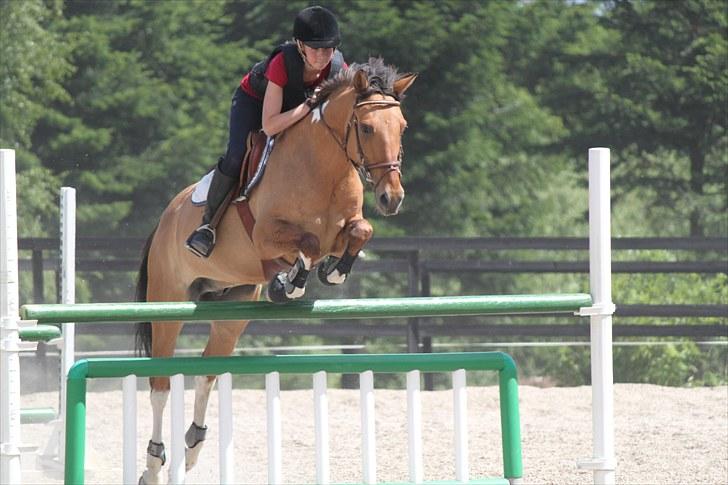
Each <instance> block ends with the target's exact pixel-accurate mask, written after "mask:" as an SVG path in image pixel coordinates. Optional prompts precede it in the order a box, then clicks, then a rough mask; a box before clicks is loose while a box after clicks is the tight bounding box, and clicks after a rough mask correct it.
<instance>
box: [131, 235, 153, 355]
mask: <svg viewBox="0 0 728 485" xmlns="http://www.w3.org/2000/svg"><path fill="white" fill-rule="evenodd" d="M156 232H157V228H156V227H155V228H154V230H153V231H152V233H151V234H150V235H149V237H148V238H147V242H146V243H145V244H144V250H143V251H142V264H141V265H140V267H139V275H138V276H137V285H136V295H135V298H134V301H141V302H144V301H147V277H148V272H147V263H148V262H149V248H150V247H151V245H152V240H153V239H154V235H155V234H156ZM134 348H135V350H136V354H137V355H139V356H145V357H149V356H150V355H151V350H152V322H139V323H137V324H136V334H135V344H134Z"/></svg>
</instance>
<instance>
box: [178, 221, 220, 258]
mask: <svg viewBox="0 0 728 485" xmlns="http://www.w3.org/2000/svg"><path fill="white" fill-rule="evenodd" d="M185 247H186V248H187V249H189V250H190V251H191V252H192V253H193V254H194V255H195V256H199V257H201V258H207V257H208V256H210V254H212V250H213V249H214V248H215V230H214V229H212V228H211V227H210V226H209V225H207V224H205V225H204V226H200V227H198V228H197V229H195V232H193V233H192V234H191V235H190V237H189V238H187V242H186V243H185Z"/></svg>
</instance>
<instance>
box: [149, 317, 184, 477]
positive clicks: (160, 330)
mask: <svg viewBox="0 0 728 485" xmlns="http://www.w3.org/2000/svg"><path fill="white" fill-rule="evenodd" d="M181 329H182V323H181V322H152V336H153V338H152V357H171V356H172V355H173V354H174V347H175V344H176V342H177V336H178V335H179V332H180V330H181ZM149 384H150V387H151V392H150V395H149V400H150V401H151V403H152V439H151V440H149V445H148V446H147V468H146V470H144V472H143V473H142V476H141V477H140V478H139V483H140V484H148V485H153V484H158V483H161V471H162V467H163V466H164V463H165V462H166V454H165V450H164V443H163V442H162V418H163V416H164V407H165V406H166V404H167V399H168V398H169V377H150V378H149Z"/></svg>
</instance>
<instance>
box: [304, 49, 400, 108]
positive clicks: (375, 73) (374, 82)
mask: <svg viewBox="0 0 728 485" xmlns="http://www.w3.org/2000/svg"><path fill="white" fill-rule="evenodd" d="M357 71H364V72H365V73H366V75H367V79H368V80H369V88H368V89H367V91H366V92H364V93H360V94H359V98H366V97H368V96H370V95H372V94H374V93H381V94H387V95H389V96H394V97H395V98H398V99H399V97H398V96H397V95H396V94H395V93H394V82H395V81H396V80H397V79H399V78H400V77H401V76H400V75H399V74H398V73H397V68H396V67H394V66H387V65H385V64H384V59H382V58H381V57H370V58H369V62H367V63H366V64H352V65H350V66H349V67H348V68H347V69H342V70H341V71H339V72H338V73H337V74H336V75H335V76H334V77H333V78H331V79H328V80H326V81H324V82H323V83H322V84H321V91H320V92H319V95H318V99H319V100H321V101H325V100H326V99H327V98H328V97H329V96H331V95H332V94H333V93H334V92H336V91H338V90H339V89H341V88H344V87H347V86H351V84H352V83H353V82H354V75H355V74H356V73H357Z"/></svg>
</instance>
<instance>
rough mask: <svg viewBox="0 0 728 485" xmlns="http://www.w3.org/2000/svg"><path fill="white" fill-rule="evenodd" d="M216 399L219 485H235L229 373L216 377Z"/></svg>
mask: <svg viewBox="0 0 728 485" xmlns="http://www.w3.org/2000/svg"><path fill="white" fill-rule="evenodd" d="M217 398H218V400H219V408H220V419H219V429H220V440H219V443H218V446H219V449H220V483H221V484H223V485H227V484H231V483H235V467H234V466H233V451H234V450H233V377H232V375H231V374H230V373H229V372H226V373H225V374H222V375H219V376H217Z"/></svg>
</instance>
